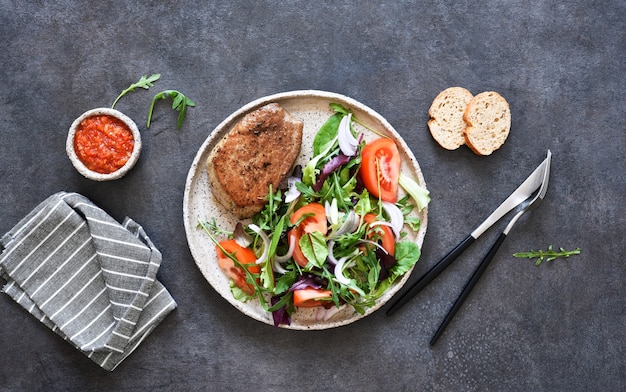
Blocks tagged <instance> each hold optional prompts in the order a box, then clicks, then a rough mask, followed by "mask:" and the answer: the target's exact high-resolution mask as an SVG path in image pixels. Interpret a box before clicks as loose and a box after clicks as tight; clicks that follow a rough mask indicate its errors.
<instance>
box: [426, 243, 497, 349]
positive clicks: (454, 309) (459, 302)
mask: <svg viewBox="0 0 626 392" xmlns="http://www.w3.org/2000/svg"><path fill="white" fill-rule="evenodd" d="M505 238H506V234H505V233H502V234H500V237H498V239H497V240H496V242H495V243H494V244H493V246H492V247H491V249H489V252H487V254H486V255H485V257H484V258H483V260H482V261H481V262H480V264H478V267H477V268H476V270H475V271H474V273H473V274H472V277H471V278H470V279H469V280H468V281H467V283H466V284H465V287H463V291H461V294H460V295H459V297H458V298H457V300H456V301H455V302H454V305H452V308H450V310H449V311H448V314H447V315H446V318H444V319H443V321H442V322H441V325H440V326H439V328H437V332H435V335H434V336H433V338H432V339H431V340H430V345H431V346H432V345H434V344H435V342H437V339H439V337H440V336H441V334H442V333H443V331H444V330H445V329H446V327H447V326H448V324H449V323H450V321H452V318H453V317H454V315H455V314H456V312H457V311H458V310H459V309H460V308H461V305H463V302H465V299H466V298H467V296H468V295H469V293H470V292H471V291H472V289H473V288H474V286H476V283H477V282H478V280H479V279H480V277H481V276H482V275H483V272H485V270H486V269H487V266H489V263H491V260H492V259H493V257H494V256H495V255H496V253H497V252H498V248H500V245H502V242H503V241H504V239H505Z"/></svg>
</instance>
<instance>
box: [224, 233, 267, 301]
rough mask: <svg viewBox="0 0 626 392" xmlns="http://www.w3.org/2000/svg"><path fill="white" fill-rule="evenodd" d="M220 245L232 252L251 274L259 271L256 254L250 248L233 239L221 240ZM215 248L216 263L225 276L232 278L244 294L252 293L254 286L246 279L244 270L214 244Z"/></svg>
mask: <svg viewBox="0 0 626 392" xmlns="http://www.w3.org/2000/svg"><path fill="white" fill-rule="evenodd" d="M220 245H221V246H222V248H224V250H225V251H226V252H228V253H230V254H232V255H233V256H234V257H235V258H236V259H237V261H238V262H239V264H241V265H244V266H246V268H247V269H248V271H250V272H251V273H253V274H258V273H259V272H261V266H259V265H257V264H255V261H256V255H255V254H254V252H253V251H252V250H251V249H248V248H244V247H243V246H241V245H239V244H238V243H237V242H236V241H235V240H225V241H221V242H220ZM215 250H216V252H217V263H218V265H219V266H220V268H221V269H222V271H224V273H225V274H226V276H228V277H229V278H230V279H232V280H233V282H234V283H235V285H236V286H237V287H239V288H240V289H241V290H243V291H244V292H245V293H246V294H248V295H252V294H254V286H253V285H251V284H249V283H248V282H247V281H246V273H245V271H244V270H243V269H242V268H240V267H238V266H236V265H235V262H234V261H233V260H232V259H231V258H230V257H228V256H227V255H226V254H224V252H222V250H221V249H220V247H219V246H217V245H216V246H215Z"/></svg>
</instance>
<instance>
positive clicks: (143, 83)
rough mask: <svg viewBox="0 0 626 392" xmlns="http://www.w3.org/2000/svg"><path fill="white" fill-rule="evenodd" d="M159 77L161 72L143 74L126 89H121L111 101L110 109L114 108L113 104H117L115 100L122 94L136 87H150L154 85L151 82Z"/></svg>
mask: <svg viewBox="0 0 626 392" xmlns="http://www.w3.org/2000/svg"><path fill="white" fill-rule="evenodd" d="M160 77H161V74H152V75H150V76H146V75H143V76H142V77H141V78H140V79H139V81H137V82H136V83H133V84H131V85H130V86H129V87H128V88H127V89H126V90H124V91H122V93H121V94H120V95H118V97H117V98H116V99H115V101H113V105H112V106H111V109H113V108H115V104H117V101H119V100H120V98H122V97H123V96H124V95H126V94H128V93H130V92H133V91H135V89H136V88H143V89H145V90H147V89H149V88H150V87H152V86H153V85H154V84H153V83H154V82H156V81H157V80H159V78H160Z"/></svg>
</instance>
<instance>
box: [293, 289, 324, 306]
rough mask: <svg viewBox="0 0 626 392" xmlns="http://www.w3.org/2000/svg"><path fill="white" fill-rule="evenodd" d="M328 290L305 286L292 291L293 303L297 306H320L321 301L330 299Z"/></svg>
mask: <svg viewBox="0 0 626 392" xmlns="http://www.w3.org/2000/svg"><path fill="white" fill-rule="evenodd" d="M332 296H333V293H332V292H331V291H330V290H324V289H314V288H306V289H299V290H294V291H293V304H294V306H297V307H299V308H313V307H316V306H321V305H322V304H323V302H328V300H330V299H332Z"/></svg>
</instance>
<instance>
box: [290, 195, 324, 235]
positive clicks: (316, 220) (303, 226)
mask: <svg viewBox="0 0 626 392" xmlns="http://www.w3.org/2000/svg"><path fill="white" fill-rule="evenodd" d="M305 215H310V216H307V217H305V218H304V219H303V220H302V222H300V224H298V226H297V227H298V229H299V230H301V231H302V232H304V233H312V232H314V231H319V232H320V233H322V234H324V235H326V233H327V232H328V223H327V222H326V209H325V208H324V206H323V205H321V204H320V203H310V204H307V205H305V206H303V207H300V208H298V209H297V210H296V212H294V213H293V215H291V219H290V221H291V224H292V225H295V224H296V223H297V222H298V221H299V220H300V219H301V218H302V217H304V216H305Z"/></svg>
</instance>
